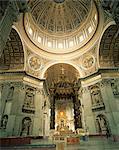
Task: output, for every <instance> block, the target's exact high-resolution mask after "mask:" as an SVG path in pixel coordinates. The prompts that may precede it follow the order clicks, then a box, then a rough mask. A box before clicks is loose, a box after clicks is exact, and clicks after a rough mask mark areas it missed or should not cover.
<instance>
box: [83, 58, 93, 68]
mask: <svg viewBox="0 0 119 150" xmlns="http://www.w3.org/2000/svg"><path fill="white" fill-rule="evenodd" d="M94 64H95V57H94V56H93V55H89V56H87V57H85V58H84V59H83V62H82V68H84V69H86V70H87V69H91V68H92V67H93V66H94Z"/></svg>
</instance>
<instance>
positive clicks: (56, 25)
mask: <svg viewBox="0 0 119 150" xmlns="http://www.w3.org/2000/svg"><path fill="white" fill-rule="evenodd" d="M92 5H94V3H93V1H91V0H32V1H30V2H29V6H30V8H31V11H30V13H27V14H26V15H25V17H24V24H25V29H26V32H27V34H28V36H29V38H30V39H31V40H32V41H33V43H34V44H35V45H37V46H38V47H39V48H41V49H43V50H47V51H48V52H52V53H64V52H65V53H67V52H71V51H72V50H76V49H77V47H78V48H79V47H81V46H83V45H84V44H85V43H86V42H87V41H88V40H89V39H90V38H91V37H92V35H93V34H94V32H95V29H96V26H97V19H95V18H97V16H96V15H97V12H96V7H93V8H94V9H91V8H92ZM89 16H90V17H89ZM87 22H88V25H87ZM77 31H78V32H77ZM59 50H60V51H59ZM64 50H65V51H64Z"/></svg>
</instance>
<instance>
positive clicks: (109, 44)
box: [99, 25, 119, 68]
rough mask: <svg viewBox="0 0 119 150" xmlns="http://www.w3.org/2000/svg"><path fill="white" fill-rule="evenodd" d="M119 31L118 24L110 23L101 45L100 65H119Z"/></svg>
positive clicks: (102, 66)
mask: <svg viewBox="0 0 119 150" xmlns="http://www.w3.org/2000/svg"><path fill="white" fill-rule="evenodd" d="M118 34H119V31H118V27H117V26H116V25H110V26H109V27H108V28H107V29H106V30H105V31H104V33H103V36H102V38H101V42H100V46H99V66H100V67H101V68H104V67H106V68H107V67H119V51H118V50H119V36H118Z"/></svg>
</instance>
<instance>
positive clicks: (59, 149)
mask: <svg viewBox="0 0 119 150" xmlns="http://www.w3.org/2000/svg"><path fill="white" fill-rule="evenodd" d="M32 142H33V143H37V144H38V143H41V142H42V143H53V141H50V140H44V141H40V142H39V141H38V140H36V141H32ZM55 144H56V150H119V142H113V140H112V139H106V138H105V137H102V138H89V139H88V141H82V140H81V141H80V144H76V145H67V144H65V143H63V142H59V143H55Z"/></svg>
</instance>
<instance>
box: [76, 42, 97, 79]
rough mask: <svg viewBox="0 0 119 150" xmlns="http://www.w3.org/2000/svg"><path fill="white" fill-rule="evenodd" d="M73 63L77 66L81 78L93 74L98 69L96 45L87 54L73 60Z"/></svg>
mask: <svg viewBox="0 0 119 150" xmlns="http://www.w3.org/2000/svg"><path fill="white" fill-rule="evenodd" d="M73 63H76V64H77V65H78V67H79V68H80V71H81V72H82V76H83V77H85V76H87V75H90V74H92V73H93V72H95V71H96V70H97V69H98V64H97V44H96V45H94V47H93V48H92V49H90V50H89V51H88V52H86V53H84V54H83V55H81V56H80V57H78V58H77V59H74V60H73Z"/></svg>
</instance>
